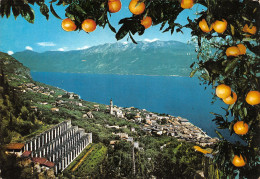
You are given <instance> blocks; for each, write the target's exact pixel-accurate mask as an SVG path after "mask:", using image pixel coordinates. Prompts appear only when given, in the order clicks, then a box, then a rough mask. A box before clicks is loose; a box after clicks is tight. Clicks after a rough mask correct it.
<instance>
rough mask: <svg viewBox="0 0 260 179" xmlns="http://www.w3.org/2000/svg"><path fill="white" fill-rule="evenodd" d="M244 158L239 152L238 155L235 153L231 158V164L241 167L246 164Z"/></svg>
mask: <svg viewBox="0 0 260 179" xmlns="http://www.w3.org/2000/svg"><path fill="white" fill-rule="evenodd" d="M245 160H246V158H245ZM245 160H244V158H243V157H242V155H241V154H240V157H239V156H237V155H235V156H234V158H233V161H232V163H233V165H234V166H236V167H243V166H245V165H246V162H245Z"/></svg>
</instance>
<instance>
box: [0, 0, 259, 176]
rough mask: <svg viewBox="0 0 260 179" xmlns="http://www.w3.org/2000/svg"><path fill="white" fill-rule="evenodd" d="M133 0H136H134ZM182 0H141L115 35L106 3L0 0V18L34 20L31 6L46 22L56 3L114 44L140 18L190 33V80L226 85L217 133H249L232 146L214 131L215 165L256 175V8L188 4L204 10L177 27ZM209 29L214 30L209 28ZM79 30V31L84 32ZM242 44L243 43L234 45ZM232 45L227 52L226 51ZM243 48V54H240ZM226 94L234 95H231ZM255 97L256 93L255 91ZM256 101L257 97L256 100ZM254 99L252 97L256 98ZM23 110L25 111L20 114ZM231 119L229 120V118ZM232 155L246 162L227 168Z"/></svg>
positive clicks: (246, 3) (137, 29) (209, 0)
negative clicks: (110, 35) (241, 128)
mask: <svg viewBox="0 0 260 179" xmlns="http://www.w3.org/2000/svg"><path fill="white" fill-rule="evenodd" d="M135 1H137V0H135ZM184 1H185V0H178V1H177V0H140V1H139V2H138V3H137V4H136V6H135V7H137V6H138V5H140V4H141V3H144V4H145V10H144V12H142V13H141V14H138V15H133V16H132V17H126V18H123V19H121V20H120V21H119V24H121V27H120V29H119V30H118V31H116V29H115V28H114V27H112V26H111V24H110V23H109V20H108V16H109V15H110V12H109V7H108V6H109V3H108V2H109V1H108V0H52V1H50V2H48V3H46V2H45V1H44V0H27V1H25V0H2V1H1V2H0V3H1V4H0V14H1V16H2V17H4V16H6V17H9V16H10V15H11V14H12V15H13V16H14V17H17V16H19V15H21V16H22V17H24V18H25V19H26V20H27V21H28V22H30V23H33V22H34V11H33V9H32V5H37V6H39V7H40V11H41V13H42V14H43V15H44V16H45V17H46V19H48V18H49V11H51V13H52V14H53V15H54V16H55V17H57V18H60V17H59V16H58V14H57V13H56V12H55V10H54V4H55V5H58V6H59V5H64V6H66V7H67V8H66V12H65V16H66V17H68V18H69V19H71V20H72V22H73V23H74V24H75V25H76V30H82V27H83V26H82V24H83V23H84V21H85V20H86V19H92V20H94V21H95V23H96V25H97V26H100V27H103V28H104V27H105V26H106V25H108V26H109V28H110V29H111V31H113V32H115V37H116V39H117V40H120V39H122V38H124V37H125V36H129V37H130V38H131V40H132V41H133V42H134V43H136V42H135V40H134V39H133V36H132V35H134V34H136V33H137V34H139V35H142V34H143V33H145V26H144V25H142V21H141V20H142V19H144V18H145V17H147V16H148V17H151V19H152V25H153V26H155V25H160V26H161V31H162V32H168V31H169V32H170V33H173V32H174V31H177V32H182V29H183V28H189V29H191V34H192V36H193V42H194V43H195V44H196V45H197V46H198V48H197V53H198V56H197V61H195V62H194V63H193V64H191V68H192V72H191V76H193V75H194V74H195V73H196V72H199V78H200V79H201V80H202V81H203V82H204V83H205V84H208V85H212V87H216V86H218V85H220V84H225V85H226V86H228V87H229V90H230V91H228V93H229V97H230V100H231V101H233V100H234V98H235V96H237V97H236V98H237V99H236V100H234V102H225V103H227V104H229V105H227V107H226V108H224V110H225V111H226V116H221V115H219V114H215V113H213V114H214V115H215V119H214V121H215V122H216V124H217V125H218V127H219V128H220V129H228V130H230V135H236V134H233V133H234V132H236V131H235V127H234V126H235V124H236V123H237V122H238V121H244V122H245V123H247V124H248V126H249V130H248V132H247V133H246V134H245V135H240V137H241V139H242V140H244V141H245V143H244V144H241V143H239V142H237V143H235V144H233V143H230V142H229V141H227V140H226V139H224V138H223V137H222V135H221V134H220V133H219V132H217V133H218V135H219V137H220V138H221V140H220V142H219V143H218V144H217V145H216V146H215V149H214V152H213V154H214V162H215V165H217V166H218V168H219V170H220V171H221V172H222V174H223V175H224V176H230V177H234V176H235V175H236V173H238V171H239V173H240V177H248V178H250V177H252V175H254V176H259V170H258V169H259V162H260V161H259V143H260V142H259V131H260V130H259V126H260V124H259V121H260V114H259V111H260V110H259V109H260V107H259V104H257V102H256V103H251V102H249V101H248V94H249V92H250V91H259V89H260V83H259V74H260V71H259V70H260V68H259V64H260V60H259V54H260V49H259V27H260V21H259V18H260V9H259V8H260V5H259V2H258V1H252V0H222V1H220V0H194V1H193V0H187V2H190V3H191V5H190V6H187V8H192V6H193V4H195V3H198V4H200V5H202V6H205V7H206V9H207V10H205V11H201V12H197V13H198V15H199V18H197V19H190V18H189V17H187V19H188V24H186V25H181V24H178V23H176V22H175V21H176V19H177V17H178V15H179V14H180V13H181V12H182V11H183V10H184V9H183V7H184V6H185V5H183V4H185V2H184ZM184 8H185V7H184ZM212 28H213V29H212ZM83 30H84V28H83ZM238 44H242V45H238ZM230 47H232V48H230ZM242 49H243V50H242ZM245 49H246V51H245ZM231 90H232V91H233V92H234V93H235V94H234V93H232V94H231ZM254 94H256V97H257V96H258V98H259V92H258V93H257V92H256V93H254ZM258 100H259V99H258ZM256 101H257V99H256ZM25 112H26V111H24V113H25ZM228 116H231V118H232V121H229V120H228ZM235 155H238V156H239V155H242V157H243V158H244V159H245V161H246V165H245V166H243V167H236V166H234V165H233V164H232V160H233V158H234V156H235Z"/></svg>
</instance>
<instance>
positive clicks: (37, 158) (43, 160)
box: [32, 157, 47, 165]
mask: <svg viewBox="0 0 260 179" xmlns="http://www.w3.org/2000/svg"><path fill="white" fill-rule="evenodd" d="M32 161H33V162H35V163H39V164H41V165H42V164H44V163H45V162H46V161H47V159H46V158H40V157H34V158H32Z"/></svg>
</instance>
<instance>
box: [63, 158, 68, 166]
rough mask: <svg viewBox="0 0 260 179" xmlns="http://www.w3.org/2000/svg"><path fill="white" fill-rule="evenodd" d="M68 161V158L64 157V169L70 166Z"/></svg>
mask: <svg viewBox="0 0 260 179" xmlns="http://www.w3.org/2000/svg"><path fill="white" fill-rule="evenodd" d="M67 162H68V161H67V157H64V168H66V167H67V165H68V163H67Z"/></svg>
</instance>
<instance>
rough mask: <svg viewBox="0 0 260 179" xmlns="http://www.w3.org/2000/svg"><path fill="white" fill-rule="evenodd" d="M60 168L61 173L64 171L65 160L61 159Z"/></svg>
mask: <svg viewBox="0 0 260 179" xmlns="http://www.w3.org/2000/svg"><path fill="white" fill-rule="evenodd" d="M61 166H62V168H61V171H63V170H64V168H65V160H64V158H63V159H62V165H61Z"/></svg>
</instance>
